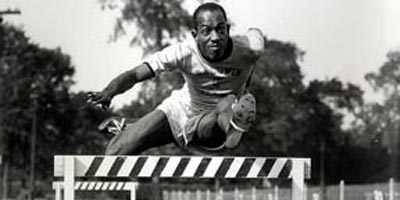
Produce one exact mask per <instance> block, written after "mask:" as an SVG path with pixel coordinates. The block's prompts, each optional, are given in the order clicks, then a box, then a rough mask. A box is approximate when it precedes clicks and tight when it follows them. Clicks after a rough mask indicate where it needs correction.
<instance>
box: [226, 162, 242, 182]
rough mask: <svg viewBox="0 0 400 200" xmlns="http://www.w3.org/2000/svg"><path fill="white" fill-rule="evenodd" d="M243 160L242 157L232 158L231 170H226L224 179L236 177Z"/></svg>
mask: <svg viewBox="0 0 400 200" xmlns="http://www.w3.org/2000/svg"><path fill="white" fill-rule="evenodd" d="M244 159H245V158H243V157H239V158H234V159H233V162H232V164H231V168H230V169H229V170H228V172H227V173H226V176H225V177H226V178H234V177H236V175H237V173H238V172H239V170H240V167H241V166H242V165H243V162H244Z"/></svg>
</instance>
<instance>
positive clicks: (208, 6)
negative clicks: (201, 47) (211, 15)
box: [192, 2, 228, 28]
mask: <svg viewBox="0 0 400 200" xmlns="http://www.w3.org/2000/svg"><path fill="white" fill-rule="evenodd" d="M203 11H221V13H222V15H223V16H224V18H225V20H228V18H227V17H226V12H225V10H224V8H223V7H222V6H220V5H219V4H216V3H212V2H209V3H204V4H201V5H200V6H199V7H197V8H196V10H195V11H194V13H193V18H192V21H193V28H197V17H198V15H199V14H200V13H201V12H203Z"/></svg>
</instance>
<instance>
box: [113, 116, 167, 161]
mask: <svg viewBox="0 0 400 200" xmlns="http://www.w3.org/2000/svg"><path fill="white" fill-rule="evenodd" d="M171 142H173V136H172V133H171V131H170V128H169V125H168V120H167V117H166V115H165V114H164V113H163V112H162V111H160V110H154V111H152V112H150V113H148V114H147V115H145V116H143V117H142V118H140V119H139V120H137V121H136V122H134V123H128V124H127V125H126V128H125V129H124V130H123V131H122V132H121V133H120V134H119V135H117V136H115V137H114V138H113V139H112V140H111V141H110V143H109V145H108V147H107V150H106V154H112V155H115V154H117V155H125V154H140V153H141V152H143V151H145V150H147V149H149V148H152V147H157V146H161V145H164V144H168V143H171Z"/></svg>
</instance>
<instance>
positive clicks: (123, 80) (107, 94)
mask: <svg viewBox="0 0 400 200" xmlns="http://www.w3.org/2000/svg"><path fill="white" fill-rule="evenodd" d="M154 76H155V74H154V72H153V70H152V69H151V68H150V67H149V65H148V64H147V63H143V64H141V65H139V66H137V67H135V68H133V69H131V70H129V71H126V72H124V73H122V74H120V75H119V76H117V77H116V78H114V79H113V80H112V81H111V82H110V83H109V84H108V85H107V87H105V88H104V89H103V90H102V91H101V92H89V93H88V94H87V98H88V100H87V102H88V103H91V104H93V105H100V106H101V107H102V108H104V109H106V108H108V107H109V106H110V104H111V100H112V99H113V98H114V96H116V95H118V94H122V93H124V92H125V91H127V90H129V89H130V88H132V87H133V86H134V85H135V84H136V83H139V82H141V81H144V80H147V79H149V78H152V77H154Z"/></svg>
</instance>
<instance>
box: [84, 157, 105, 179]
mask: <svg viewBox="0 0 400 200" xmlns="http://www.w3.org/2000/svg"><path fill="white" fill-rule="evenodd" d="M103 160H104V157H94V159H93V161H92V163H90V166H89V168H88V170H87V171H86V173H85V176H94V175H95V174H96V172H97V170H98V169H99V167H100V165H101V163H102V162H103Z"/></svg>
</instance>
